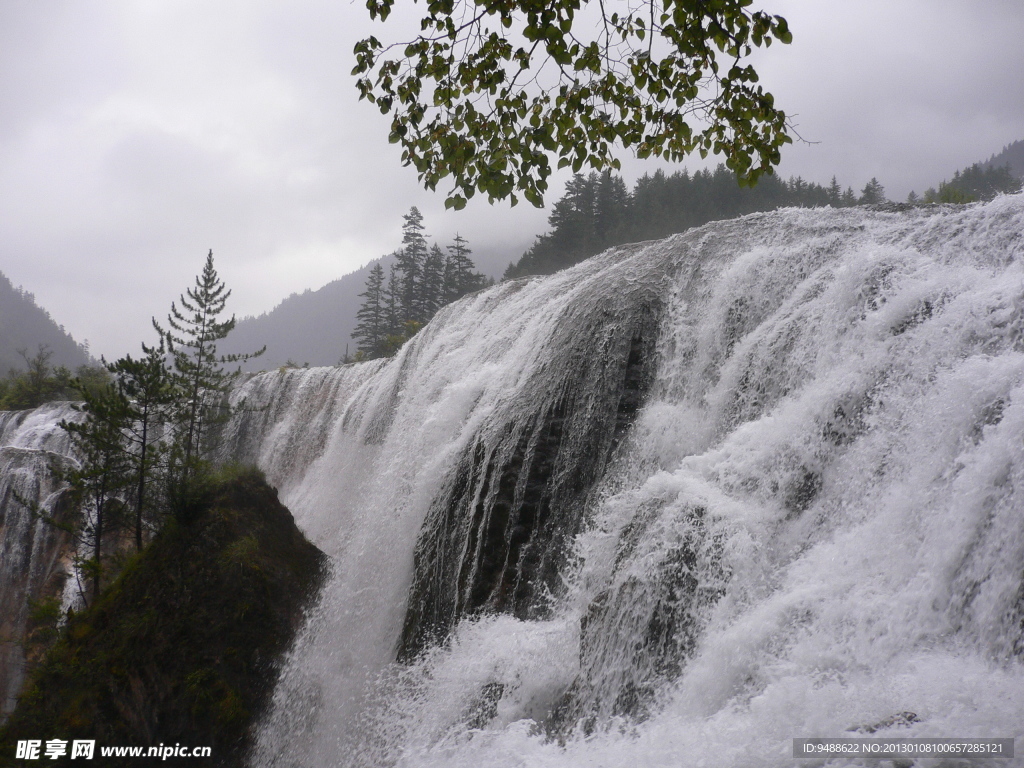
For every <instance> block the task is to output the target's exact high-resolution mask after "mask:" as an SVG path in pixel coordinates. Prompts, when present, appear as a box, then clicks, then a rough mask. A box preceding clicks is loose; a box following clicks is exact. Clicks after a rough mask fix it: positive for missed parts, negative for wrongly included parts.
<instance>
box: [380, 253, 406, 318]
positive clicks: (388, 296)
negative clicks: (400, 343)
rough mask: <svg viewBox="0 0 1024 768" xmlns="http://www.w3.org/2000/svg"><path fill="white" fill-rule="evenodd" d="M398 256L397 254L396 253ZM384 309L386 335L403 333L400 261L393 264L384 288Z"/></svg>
mask: <svg viewBox="0 0 1024 768" xmlns="http://www.w3.org/2000/svg"><path fill="white" fill-rule="evenodd" d="M395 255H396V257H397V254H395ZM384 309H385V318H386V329H387V333H386V334H385V336H388V337H394V336H400V335H401V333H402V276H401V274H400V273H399V271H398V262H397V261H395V262H393V263H392V264H391V270H390V271H389V272H388V284H387V285H386V286H385V288H384Z"/></svg>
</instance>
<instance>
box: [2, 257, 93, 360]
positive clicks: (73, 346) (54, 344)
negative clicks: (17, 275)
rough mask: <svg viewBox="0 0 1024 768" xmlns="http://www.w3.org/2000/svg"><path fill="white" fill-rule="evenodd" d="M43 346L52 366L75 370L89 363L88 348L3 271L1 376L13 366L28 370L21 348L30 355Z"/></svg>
mask: <svg viewBox="0 0 1024 768" xmlns="http://www.w3.org/2000/svg"><path fill="white" fill-rule="evenodd" d="M40 345H45V346H46V347H48V348H49V350H50V352H52V353H53V354H52V356H51V358H50V364H51V365H55V366H57V365H62V366H65V367H66V368H69V369H75V368H77V367H78V366H80V365H85V364H87V363H88V362H89V354H88V352H87V351H86V349H85V348H84V347H83V346H81V345H79V344H77V343H75V340H74V339H73V338H71V334H70V333H68V332H67V331H65V330H64V326H62V325H57V323H56V322H55V321H54V319H53V318H52V317H50V313H49V312H47V311H46V310H45V309H43V308H42V307H40V306H39V305H38V304H36V301H35V296H33V295H32V294H31V293H29V292H28V291H26V290H24V289H22V288H15V287H14V286H13V285H12V284H11V281H10V280H9V279H8V278H7V277H6V275H4V274H3V273H2V272H0V377H2V376H6V375H7V373H8V371H10V370H11V369H12V368H14V369H16V370H24V369H25V365H26V364H25V360H24V359H23V358H22V356H21V355H19V354H18V350H25V351H26V353H27V354H28V355H29V356H30V357H31V356H33V355H35V354H36V353H37V352H38V350H39V346H40Z"/></svg>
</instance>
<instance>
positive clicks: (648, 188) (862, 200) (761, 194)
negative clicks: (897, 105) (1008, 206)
mask: <svg viewBox="0 0 1024 768" xmlns="http://www.w3.org/2000/svg"><path fill="white" fill-rule="evenodd" d="M1020 189H1021V181H1020V179H1017V178H1015V177H1014V176H1013V175H1012V173H1011V172H1010V169H1009V168H1008V167H1005V166H1004V167H1001V168H991V167H984V166H983V165H982V164H980V163H978V164H975V165H973V166H971V167H970V168H968V169H966V170H964V171H957V173H956V174H955V175H954V177H953V179H952V180H951V181H943V182H942V183H941V184H939V187H938V189H934V188H932V189H929V190H928V191H927V192H925V194H924V196H923V197H918V195H917V194H916V193H914V192H911V193H910V196H909V197H908V199H907V202H908V203H910V204H923V203H936V202H943V203H967V202H973V201H975V200H990V199H992V198H993V197H995V196H996V195H997V194H999V193H1013V192H1019V191H1020ZM885 202H888V200H887V199H886V196H885V188H884V187H883V185H882V184H881V183H880V182H879V181H878V180H877V179H875V178H872V179H871V181H869V182H868V183H867V184H866V185H865V186H864V189H863V190H861V193H860V194H859V195H857V194H855V193H854V191H853V189H852V188H851V187H846V189H843V188H842V186H840V184H839V183H838V182H837V180H836V177H835V176H833V177H832V181H831V183H829V184H828V186H822V185H821V184H817V183H814V182H807V181H804V180H803V179H802V178H801V177H799V176H796V177H791V178H790V179H789V180H788V181H787V180H783V179H781V178H779V177H778V176H774V175H766V176H762V177H761V178H760V179H759V180H758V183H757V185H756V186H754V187H741V186H740V184H739V183H738V181H737V178H736V174H735V173H733V172H732V171H730V170H728V169H727V168H726V167H725V166H724V165H719V166H718V167H717V168H716V169H715V170H713V171H711V170H703V171H698V172H696V173H693V174H691V173H689V172H688V171H686V170H683V171H679V172H676V173H673V174H671V175H667V174H665V173H664V172H663V171H660V170H659V171H657V172H655V173H654V174H653V175H651V174H645V175H644V176H642V177H641V178H639V179H638V180H637V182H636V184H635V185H634V187H633V190H632V191H629V190H628V189H627V187H626V185H625V183H624V182H623V181H622V179H621V178H619V177H618V176H613V175H612V174H611V173H609V172H605V173H603V174H600V175H599V174H597V173H591V174H589V175H587V176H583V175H579V174H578V175H576V176H574V177H573V178H572V179H571V180H570V181H569V183H568V184H567V185H566V192H565V194H564V195H563V196H562V198H561V199H560V200H559V201H558V202H557V203H555V204H554V206H553V209H552V212H551V215H550V216H549V217H548V223H549V224H550V225H551V229H550V231H549V232H548V233H547V234H544V235H540V236H539V237H538V238H537V240H536V242H534V244H533V246H532V247H531V248H530V249H529V250H528V251H527V252H526V253H525V254H523V256H522V258H520V259H519V261H518V262H514V263H511V264H509V265H508V268H507V269H506V270H505V274H504V276H503V278H504V279H510V278H516V277H522V276H525V275H548V274H552V273H554V272H557V271H558V270H560V269H565V268H566V267H570V266H572V265H573V264H577V263H579V262H580V261H583V260H584V259H586V258H589V257H590V256H593V255H595V254H597V253H600V252H601V251H603V250H605V249H607V248H611V247H612V246H616V245H622V244H623V243H633V242H640V241H643V240H658V239H661V238H664V237H668V236H669V235H672V234H675V233H677V232H683V231H685V230H687V229H689V228H691V227H697V226H701V225H702V224H707V223H708V222H710V221H718V220H721V219H730V218H735V217H737V216H743V215H746V214H748V213H755V212H757V211H771V210H775V209H776V208H785V207H790V206H795V207H803V208H813V207H823V206H826V205H830V206H832V207H833V208H841V207H848V206H854V205H873V204H880V203H885Z"/></svg>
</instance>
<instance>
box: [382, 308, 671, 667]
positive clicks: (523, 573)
mask: <svg viewBox="0 0 1024 768" xmlns="http://www.w3.org/2000/svg"><path fill="white" fill-rule="evenodd" d="M637 306H639V307H640V309H639V310H637V309H636V307H637ZM658 315H659V305H658V304H657V303H656V302H654V301H646V302H639V303H638V304H634V305H633V307H632V308H630V309H629V310H628V311H615V309H612V308H609V309H608V310H607V311H604V312H601V313H596V316H595V315H594V314H592V315H590V316H589V317H587V318H586V319H585V321H584V322H583V323H582V324H581V327H579V328H577V329H575V331H574V333H573V334H572V339H573V341H572V342H571V343H570V346H569V348H568V349H565V350H562V351H561V352H560V354H555V355H553V356H552V359H551V362H550V365H549V366H548V367H547V368H546V369H544V370H543V373H544V375H543V377H540V376H538V377H537V380H536V381H534V382H531V383H530V385H529V386H527V387H526V388H525V389H524V391H523V393H522V395H521V402H519V403H517V407H516V408H515V409H513V414H514V415H512V416H510V417H509V418H508V419H507V421H506V422H505V423H503V424H501V425H499V426H497V427H495V428H493V429H492V430H490V431H489V432H487V431H485V432H484V433H482V434H481V435H480V436H479V437H478V439H477V441H476V442H475V443H474V444H473V445H472V447H471V448H470V449H468V450H467V451H466V452H465V453H464V455H463V457H462V459H461V467H460V470H459V471H457V472H455V473H454V477H455V480H454V482H453V483H452V484H451V487H450V488H448V489H447V492H443V493H441V494H439V495H438V496H437V498H436V500H435V502H434V504H433V506H432V508H431V510H430V512H429V514H428V516H427V520H426V522H425V524H424V527H423V533H422V534H421V537H420V541H419V544H418V545H417V550H416V558H415V576H414V581H413V586H412V591H411V593H410V600H409V608H408V612H407V615H406V622H405V627H404V631H403V633H402V637H401V641H400V646H399V649H398V653H399V658H405V659H408V658H411V657H413V656H415V655H416V654H417V653H418V652H419V651H420V650H422V649H423V648H424V647H425V646H426V645H427V644H429V643H431V642H433V641H436V640H439V639H442V638H443V637H444V636H445V635H446V634H447V633H448V632H449V631H450V629H451V628H452V627H453V626H454V624H455V623H456V622H457V621H458V620H459V619H460V618H461V617H462V616H466V615H472V614H474V613H479V612H509V613H513V614H514V615H516V616H518V617H520V618H532V617H537V616H539V615H543V613H544V611H545V607H546V603H547V600H546V598H547V596H549V595H552V594H556V593H557V591H558V590H559V588H560V586H559V574H560V572H561V569H562V567H563V565H564V564H565V559H566V552H567V544H568V543H569V542H570V541H571V539H572V537H573V536H574V535H575V534H576V533H577V532H578V531H579V530H580V524H581V522H582V515H583V509H584V506H585V500H586V497H587V495H588V493H589V492H590V491H591V490H592V488H593V487H594V484H595V483H596V481H597V480H598V479H599V478H600V477H601V475H602V473H603V471H604V468H605V465H606V464H607V462H608V460H609V459H610V457H611V455H612V453H613V451H614V449H615V447H616V446H617V445H618V443H619V442H620V441H621V439H622V438H623V437H624V436H625V434H626V432H627V431H628V429H629V427H630V425H631V424H632V422H633V419H634V417H635V415H636V413H637V411H638V410H639V408H640V406H641V404H642V402H643V400H644V397H645V395H646V393H647V391H648V388H649V387H650V384H651V381H652V378H653V371H654V357H655V347H656V341H657V333H658Z"/></svg>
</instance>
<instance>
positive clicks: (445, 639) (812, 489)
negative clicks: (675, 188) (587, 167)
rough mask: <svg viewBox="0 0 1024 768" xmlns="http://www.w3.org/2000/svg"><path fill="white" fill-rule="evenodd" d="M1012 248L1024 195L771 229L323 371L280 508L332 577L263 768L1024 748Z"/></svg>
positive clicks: (550, 282)
mask: <svg viewBox="0 0 1024 768" xmlns="http://www.w3.org/2000/svg"><path fill="white" fill-rule="evenodd" d="M1022 233H1024V198H1021V197H1020V196H1013V197H1003V198H1000V199H998V200H997V201H995V202H993V203H990V204H987V205H979V206H970V207H931V208H926V209H908V210H898V209H890V210H885V209H879V210H865V209H854V210H838V211H836V210H828V209H826V210H813V211H807V210H787V211H779V212H775V213H769V214H758V215H754V216H749V217H746V218H744V219H740V220H737V221H731V222H722V223H716V224H712V225H708V226H706V227H703V228H700V229H696V230H692V231H690V232H687V233H685V234H682V235H678V236H675V237H672V238H669V239H668V240H665V241H662V242H657V243H642V244H638V245H634V246H628V247H624V248H619V249H614V250H613V251H610V252H608V253H606V254H604V255H602V256H600V257H597V258H595V259H592V260H590V261H588V262H586V263H584V264H581V265H579V266H577V267H574V268H573V269H570V270H567V271H565V272H562V273H559V274H557V275H555V276H552V277H549V278H543V279H527V280H522V281H517V282H512V283H503V284H500V285H498V286H496V287H495V288H494V289H492V290H490V291H486V292H483V293H481V294H477V295H475V296H472V297H469V298H467V299H465V300H463V301H461V302H459V303H457V304H455V305H453V306H450V307H448V308H447V309H446V310H444V311H443V312H442V313H441V314H440V315H439V316H438V317H437V318H435V320H434V321H433V322H432V323H430V324H429V325H428V326H427V327H426V328H425V329H424V330H423V331H422V332H421V333H420V334H419V335H418V336H417V337H416V338H415V339H414V340H413V341H412V342H411V343H410V344H408V345H407V346H406V347H405V348H404V349H403V350H402V352H401V353H400V354H399V356H398V357H397V358H396V359H394V360H392V361H390V362H388V363H386V364H383V365H379V364H378V367H375V368H373V369H372V370H367V371H366V372H365V374H362V373H361V374H358V375H356V374H353V373H345V374H336V375H338V376H343V377H345V382H344V384H343V387H344V388H345V401H344V403H343V404H339V405H337V406H336V407H337V415H336V417H335V418H334V419H333V421H332V422H330V424H329V425H328V422H327V421H321V422H318V423H320V424H321V426H322V427H325V428H326V429H327V431H328V432H329V434H328V435H326V436H323V435H322V434H321V433H319V432H318V433H317V434H318V436H316V437H314V439H315V440H316V441H318V442H317V444H318V445H321V446H322V448H318V452H319V453H318V455H317V456H316V457H315V458H314V459H312V461H310V462H308V464H307V463H306V462H305V460H303V462H302V463H303V464H304V469H303V474H302V482H301V484H297V485H295V486H294V487H293V488H292V490H290V491H289V492H288V493H287V494H286V499H285V500H286V503H287V504H288V505H289V506H290V507H291V508H292V509H293V511H294V512H295V514H296V515H297V518H298V520H299V522H300V525H302V526H303V527H304V528H305V529H306V530H307V531H309V532H310V533H311V534H312V535H313V536H314V539H315V540H316V542H317V543H318V544H319V545H320V546H321V547H323V548H325V549H326V550H327V551H328V552H329V553H330V554H331V556H332V557H333V558H334V563H335V571H334V576H333V578H332V580H331V582H330V584H329V586H328V587H327V588H326V589H325V591H324V594H323V595H322V598H321V602H320V604H319V606H318V608H317V610H316V612H315V613H314V615H313V616H312V617H311V619H310V621H309V624H308V626H307V628H306V630H305V631H304V633H303V636H302V637H301V639H300V641H299V642H298V644H297V646H296V648H295V649H294V651H293V652H292V654H291V656H290V658H289V659H288V660H287V663H286V665H285V668H284V672H283V675H282V679H281V682H280V684H279V686H278V689H277V691H276V696H275V702H274V706H273V709H272V711H271V712H270V713H269V714H268V716H267V717H266V719H265V722H264V723H263V726H262V732H261V737H260V744H259V748H258V750H257V754H256V755H255V758H254V762H255V764H256V765H261V766H269V765H280V766H291V765H295V766H298V765H359V766H364V765H365V766H370V765H374V766H377V765H401V766H430V765H445V766H452V765H458V766H480V765H487V766H503V765H508V766H513V765H515V766H519V765H524V764H526V765H531V766H533V765H552V766H576V765H579V766H592V765H623V764H627V763H633V764H639V765H666V766H668V765H672V766H675V765H680V764H691V763H694V764H696V763H699V759H701V758H702V759H704V760H705V761H706V762H707V764H710V765H778V764H779V763H780V762H786V761H787V758H786V756H787V755H788V754H790V750H791V748H792V747H791V745H792V742H791V740H792V739H793V738H794V737H798V736H816V735H818V736H820V735H831V736H838V735H843V734H846V735H858V734H864V733H868V732H874V733H879V734H885V733H892V734H895V735H898V736H903V737H912V736H949V735H957V736H1020V735H1022V728H1024V725H1022V724H1024V669H1022V667H1021V663H1020V657H1021V653H1022V650H1024V586H1022V574H1024V513H1022V512H1021V510H1022V509H1024V499H1022V498H1021V496H1020V495H1018V494H1017V488H1020V487H1022V486H1024V461H1022V452H1024V440H1022V438H1024V388H1022V387H1024V271H1022V269H1021V258H1020V257H1021V256H1022V254H1024V235H1022ZM318 375H323V374H316V373H313V372H304V373H303V372H299V373H291V374H269V375H265V376H267V380H266V381H264V380H262V379H261V378H260V377H257V378H256V379H254V380H253V381H252V382H250V385H249V386H256V385H257V384H258V383H259V386H262V387H265V390H264V392H265V395H266V396H267V397H268V398H269V399H268V402H271V401H272V400H273V396H272V391H273V388H274V386H286V385H287V379H288V377H292V378H296V377H314V376H318ZM325 381H326V380H325ZM273 382H277V383H276V384H274V383H273ZM289 386H290V385H289ZM253 400H254V402H258V401H259V399H258V398H255V397H254V398H253ZM907 713H912V716H910V715H909V714H907ZM858 729H859V730H858ZM887 729H888V730H887Z"/></svg>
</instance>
